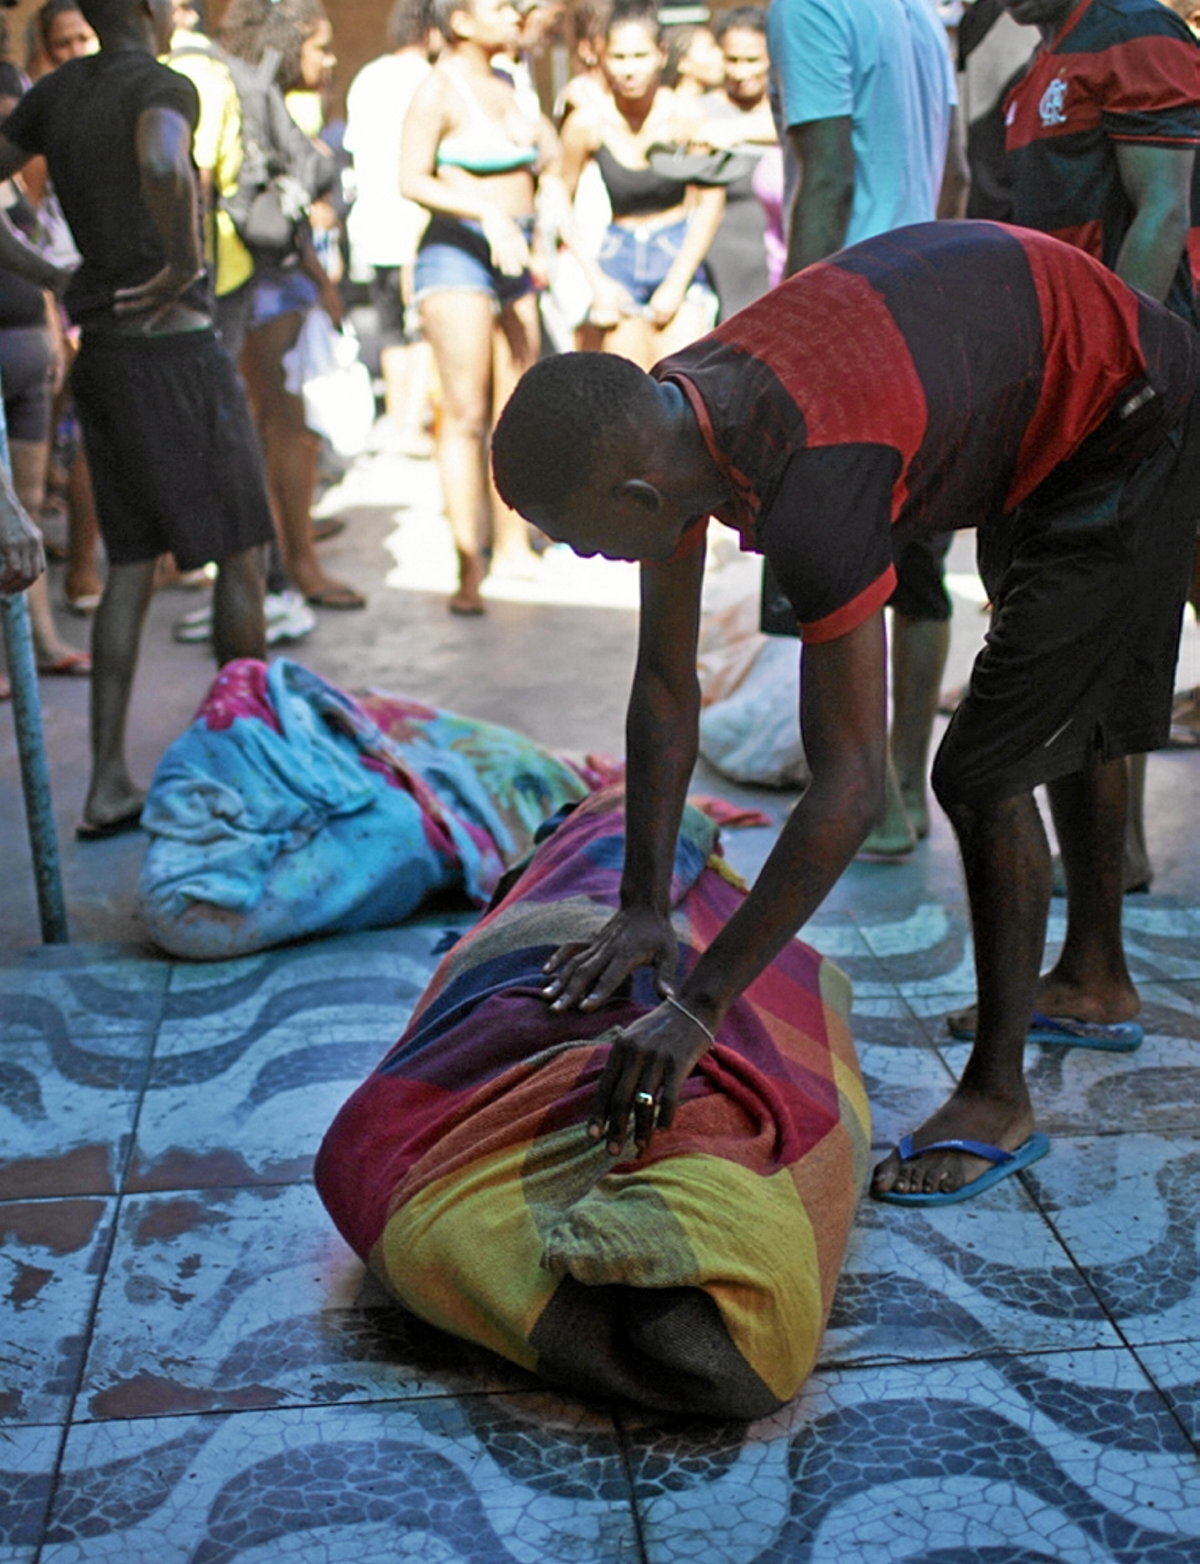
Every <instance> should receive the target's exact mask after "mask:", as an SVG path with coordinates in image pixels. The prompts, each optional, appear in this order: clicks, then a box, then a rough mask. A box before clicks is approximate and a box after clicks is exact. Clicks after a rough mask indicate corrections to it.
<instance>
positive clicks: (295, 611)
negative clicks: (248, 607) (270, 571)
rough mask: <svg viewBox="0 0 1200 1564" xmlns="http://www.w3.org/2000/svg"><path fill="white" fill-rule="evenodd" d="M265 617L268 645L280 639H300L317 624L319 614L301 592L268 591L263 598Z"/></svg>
mask: <svg viewBox="0 0 1200 1564" xmlns="http://www.w3.org/2000/svg"><path fill="white" fill-rule="evenodd" d="M263 617H264V618H265V620H266V623H267V645H268V646H274V645H276V643H277V642H279V641H300V640H303V639H304V637H305V636H306V635H307V634H308V632H309V631H310V630H315V629H316V626H317V616H316V614H314V613H313V611H312V609H311V608H310V607H309V606H308V604H307V603H306V602H305V601H304V599H303V598H302V597H301V595H300V593H299V592H292V591H287V592H268V593H267V595H266V597H264V598H263Z"/></svg>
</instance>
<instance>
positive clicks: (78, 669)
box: [38, 652, 92, 679]
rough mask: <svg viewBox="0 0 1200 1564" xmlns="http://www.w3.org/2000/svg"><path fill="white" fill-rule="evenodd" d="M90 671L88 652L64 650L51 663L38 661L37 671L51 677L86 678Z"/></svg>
mask: <svg viewBox="0 0 1200 1564" xmlns="http://www.w3.org/2000/svg"><path fill="white" fill-rule="evenodd" d="M91 671H92V658H91V653H90V652H64V653H63V654H62V656H61V657H56V658H55V659H54V661H53V662H52V663H39V664H38V673H39V674H41V676H42V677H43V678H51V679H86V678H87V677H88V675H89V674H90V673H91Z"/></svg>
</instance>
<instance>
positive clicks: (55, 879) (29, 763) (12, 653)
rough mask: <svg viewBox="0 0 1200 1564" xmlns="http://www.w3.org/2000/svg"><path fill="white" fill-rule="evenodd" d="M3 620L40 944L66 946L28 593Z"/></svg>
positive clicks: (3, 605) (4, 449) (8, 606)
mask: <svg viewBox="0 0 1200 1564" xmlns="http://www.w3.org/2000/svg"><path fill="white" fill-rule="evenodd" d="M0 458H2V459H3V460H4V462H5V465H7V463H8V441H7V439H5V438H4V433H3V409H2V407H0ZM0 622H2V623H3V626H4V649H5V652H6V654H7V657H8V678H9V683H10V684H11V685H12V705H13V722H14V724H15V726H16V730H17V758H18V760H19V761H20V765H21V787H22V789H23V790H24V793H25V820H26V823H27V824H28V827H29V849H30V852H31V853H32V855H33V877H34V882H35V885H36V887H37V901H38V916H39V917H40V918H41V923H42V942H43V943H44V944H46V945H65V944H67V943H68V941H69V939H70V935H69V934H68V933H67V909H66V904H65V902H64V901H63V888H62V872H61V870H60V867H59V860H58V833H57V832H56V830H55V828H54V811H53V809H52V808H51V804H50V768H49V766H48V765H47V764H46V744H45V736H44V734H43V732H42V706H41V701H40V700H39V698H38V681H37V665H36V663H35V661H34V656H33V636H32V634H31V632H30V628H29V605H28V604H27V603H26V601H25V599H24V597H22V596H19V595H18V596H16V597H0Z"/></svg>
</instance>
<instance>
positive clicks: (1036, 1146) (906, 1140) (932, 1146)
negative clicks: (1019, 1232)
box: [874, 1130, 1050, 1206]
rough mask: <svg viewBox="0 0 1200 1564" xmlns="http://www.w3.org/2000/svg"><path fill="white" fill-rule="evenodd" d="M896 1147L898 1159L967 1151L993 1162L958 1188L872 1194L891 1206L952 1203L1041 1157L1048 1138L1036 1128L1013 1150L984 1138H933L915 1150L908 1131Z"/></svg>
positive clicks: (973, 1194)
mask: <svg viewBox="0 0 1200 1564" xmlns="http://www.w3.org/2000/svg"><path fill="white" fill-rule="evenodd" d="M896 1150H897V1151H898V1152H899V1153H900V1160H901V1162H911V1161H912V1160H913V1158H914V1157H923V1156H924V1155H925V1153H926V1152H927V1151H966V1152H969V1153H970V1155H971V1156H973V1157H986V1158H987V1160H988V1161H989V1162H990V1163H991V1164H992V1166H991V1167H990V1168H989V1169H988V1170H987V1172H986V1173H981V1174H980V1175H979V1177H978V1178H976V1179H972V1181H971V1182H970V1183H969V1184H963V1185H961V1186H960V1187H959V1188H958V1189H951V1190H947V1191H944V1192H943V1191H933V1192H931V1193H925V1194H907V1193H901V1192H900V1191H899V1190H888V1191H887V1192H886V1193H885V1194H880V1195H876V1196H875V1197H874V1198H875V1199H876V1200H884V1201H886V1202H887V1204H888V1205H891V1206H954V1205H957V1204H958V1203H959V1201H960V1200H973V1199H974V1198H975V1196H976V1195H982V1194H983V1192H984V1190H985V1189H991V1187H992V1185H993V1184H998V1183H999V1182H1000V1180H1001V1179H1002V1178H1008V1177H1009V1176H1010V1174H1013V1173H1019V1172H1020V1171H1021V1169H1022V1168H1027V1167H1028V1166H1029V1164H1030V1163H1031V1162H1036V1161H1037V1160H1038V1159H1039V1158H1040V1157H1044V1156H1045V1155H1046V1153H1047V1152H1048V1151H1049V1150H1050V1138H1049V1136H1047V1135H1043V1134H1042V1133H1041V1131H1040V1130H1037V1131H1035V1132H1034V1134H1032V1135H1031V1136H1030V1137H1029V1139H1028V1140H1027V1141H1025V1142H1024V1144H1023V1145H1021V1146H1018V1147H1017V1149H1016V1151H1005V1150H1004V1149H1003V1148H1002V1147H1000V1146H989V1145H988V1143H987V1141H985V1140H935V1141H931V1142H930V1143H929V1145H928V1146H922V1147H921V1148H920V1150H919V1151H918V1150H915V1149H914V1148H913V1138H912V1136H911V1135H901V1137H900V1139H899V1140H898V1141H897V1143H896Z"/></svg>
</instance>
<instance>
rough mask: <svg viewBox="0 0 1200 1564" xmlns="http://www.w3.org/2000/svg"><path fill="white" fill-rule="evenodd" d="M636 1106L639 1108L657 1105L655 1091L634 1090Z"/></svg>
mask: <svg viewBox="0 0 1200 1564" xmlns="http://www.w3.org/2000/svg"><path fill="white" fill-rule="evenodd" d="M633 1102H634V1106H635V1107H637V1108H653V1107H654V1106H655V1102H654V1093H653V1092H634V1094H633Z"/></svg>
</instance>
